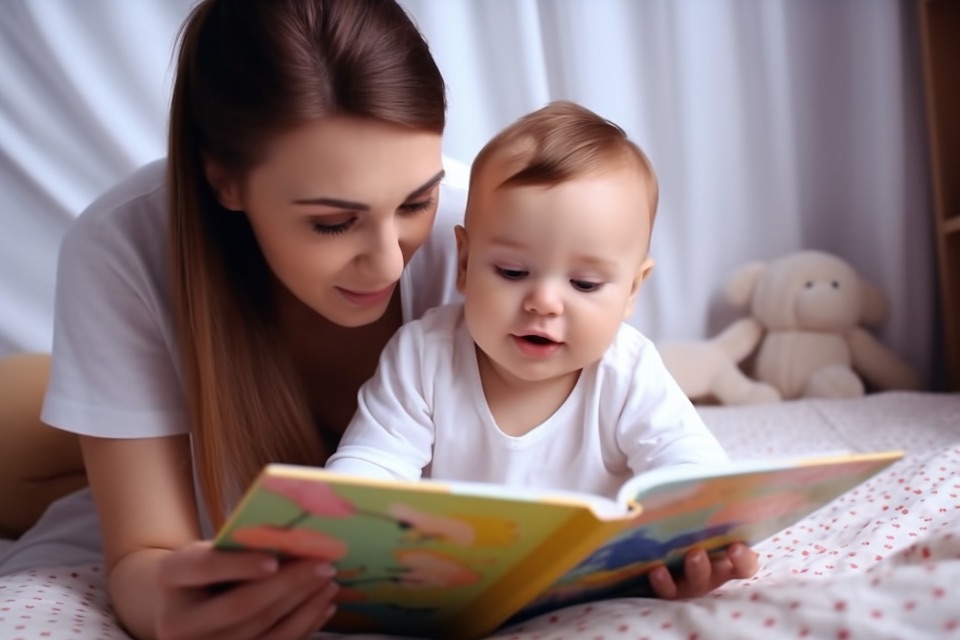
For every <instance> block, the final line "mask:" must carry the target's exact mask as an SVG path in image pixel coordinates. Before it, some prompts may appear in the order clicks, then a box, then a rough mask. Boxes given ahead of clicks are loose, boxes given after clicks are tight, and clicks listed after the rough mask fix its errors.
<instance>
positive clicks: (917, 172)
mask: <svg viewBox="0 0 960 640" xmlns="http://www.w3.org/2000/svg"><path fill="white" fill-rule="evenodd" d="M401 2H402V3H403V4H404V6H405V7H407V8H408V10H409V11H410V13H411V14H412V15H413V16H414V18H415V19H416V21H417V22H418V24H419V25H420V27H421V29H422V30H423V32H424V34H425V35H426V37H427V39H428V41H429V42H430V44H431V47H432V48H433V51H434V53H435V55H436V57H437V60H438V62H439V64H440V67H441V69H442V71H443V72H444V75H445V77H446V79H447V81H448V84H449V100H450V110H449V114H450V117H449V125H448V129H447V136H446V141H445V153H446V154H447V155H449V156H451V157H452V158H455V159H458V160H460V161H462V162H465V163H469V162H470V160H471V159H472V158H473V156H474V154H475V153H476V152H477V150H478V149H479V148H480V146H482V144H483V143H484V142H485V140H486V139H487V138H488V137H489V136H490V135H492V134H493V133H495V132H496V131H497V130H498V129H499V128H501V127H502V126H504V125H506V124H507V123H508V122H510V121H511V120H513V119H514V118H516V117H518V116H520V115H521V114H523V113H525V112H527V111H530V110H532V109H535V108H537V107H539V106H542V105H543V104H544V103H546V102H547V101H549V100H553V99H559V98H567V99H573V100H576V101H578V102H581V103H583V104H584V105H586V106H587V107H589V108H591V109H594V110H595V111H597V112H599V113H600V114H602V115H604V116H606V117H608V118H610V119H612V120H614V121H616V122H618V123H619V124H620V125H621V126H623V127H624V128H625V129H626V130H627V131H628V133H630V134H631V136H632V137H633V138H634V139H635V140H636V141H637V142H639V143H640V144H641V145H642V146H643V147H644V149H645V150H646V151H647V153H648V154H649V156H650V157H651V159H652V160H653V162H654V164H655V166H656V169H657V172H658V174H659V177H660V180H661V193H662V199H661V209H660V214H659V217H658V221H657V228H656V231H655V235H654V245H653V253H654V257H655V258H656V259H657V262H658V266H657V268H656V270H655V275H654V276H653V277H652V279H651V281H650V283H649V285H648V287H647V288H646V289H645V290H644V292H643V294H642V295H641V299H640V304H639V305H638V309H637V312H636V314H635V316H634V319H633V321H634V323H635V324H637V326H639V327H640V328H641V329H642V330H644V331H645V332H646V333H647V334H648V335H650V336H651V337H653V338H655V339H666V338H687V337H689V338H695V337H705V336H708V335H711V334H713V333H715V332H716V331H718V330H720V329H721V328H723V327H724V326H725V325H726V323H728V322H729V321H730V320H731V319H733V318H734V317H735V315H736V312H735V311H733V310H731V309H729V308H728V307H727V306H726V305H725V304H724V303H723V302H722V300H720V299H719V291H720V288H721V286H722V283H723V281H724V279H725V278H726V276H728V275H729V274H730V272H731V271H732V270H733V269H734V268H735V267H736V266H738V265H740V264H741V263H743V262H746V261H750V260H756V259H770V258H775V257H777V256H779V255H782V254H784V253H786V252H789V251H792V250H795V249H800V248H817V249H822V250H827V251H830V252H833V253H836V254H838V255H840V256H841V257H843V258H845V259H847V260H848V261H850V262H851V263H852V264H853V265H854V266H855V268H857V269H858V270H859V271H860V272H861V273H862V274H863V275H864V276H865V277H867V278H869V279H871V280H873V281H874V282H876V283H877V284H879V285H880V286H881V287H882V289H883V290H884V291H885V293H886V294H887V296H888V298H889V299H890V303H891V304H890V308H891V317H890V319H889V321H888V322H887V325H886V326H885V327H884V329H883V331H882V332H881V337H882V339H883V340H884V341H885V342H886V343H887V344H888V345H890V346H891V347H892V348H894V349H895V350H896V351H897V352H899V353H900V354H901V355H903V356H904V357H906V358H907V359H908V360H909V361H910V362H911V363H912V364H914V366H915V367H916V368H917V369H918V370H920V371H921V372H922V373H923V374H925V375H926V377H928V379H929V377H930V375H931V371H932V366H933V365H932V363H933V361H934V359H935V353H936V350H937V343H936V340H935V334H934V329H935V326H936V322H935V317H936V316H935V313H936V306H935V280H934V278H935V271H934V262H933V254H932V246H933V245H932V240H931V218H932V214H931V213H930V210H929V209H930V205H929V202H928V200H929V195H928V185H927V182H928V175H927V174H928V172H927V166H926V156H925V153H926V151H925V143H924V135H925V134H924V129H923V126H924V122H923V117H922V92H921V84H920V79H919V73H920V67H919V59H918V54H917V42H916V40H917V37H916V20H915V16H914V11H915V7H914V3H913V2H912V1H911V0H443V1H442V2H440V1H437V0H401ZM190 4H191V2H189V0H137V1H136V2H125V1H121V0H84V1H83V2H71V1H69V0H5V2H4V10H3V12H0V83H2V89H0V91H2V93H0V194H2V197H3V199H4V206H3V207H2V208H0V216H2V222H3V225H2V228H3V232H2V234H0V353H2V352H5V351H12V350H17V349H43V348H48V344H49V335H50V313H51V309H50V307H51V302H52V291H53V288H52V287H53V273H54V265H55V257H56V249H57V244H58V241H59V238H60V236H61V234H62V232H63V229H64V227H65V226H66V225H67V224H68V223H69V221H70V219H71V217H72V216H74V215H76V213H77V212H79V211H80V210H81V209H82V208H83V206H84V205H85V204H86V203H88V202H89V201H90V200H91V199H92V198H93V197H94V196H95V195H96V194H97V193H98V192H99V191H100V190H102V189H103V188H105V187H106V186H108V185H109V184H110V183H112V182H113V181H115V180H116V179H117V178H119V177H120V176H122V175H123V174H124V173H126V172H128V171H129V170H131V169H132V168H134V167H135V166H137V165H139V164H141V163H142V162H145V161H147V160H149V159H152V158H154V157H157V156H159V155H161V154H162V153H163V146H164V144H163V143H164V140H163V138H164V127H165V122H166V114H165V110H166V102H167V98H168V95H169V85H170V80H171V74H172V63H171V55H172V51H171V47H172V44H173V40H174V36H175V33H176V29H177V28H178V26H179V23H180V21H181V20H182V19H183V17H184V16H185V15H186V12H187V11H188V9H189V6H190Z"/></svg>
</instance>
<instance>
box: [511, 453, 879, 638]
mask: <svg viewBox="0 0 960 640" xmlns="http://www.w3.org/2000/svg"><path fill="white" fill-rule="evenodd" d="M876 471H877V466H876V461H875V460H869V459H865V460H862V461H860V462H849V463H847V464H845V465H837V466H832V467H823V466H821V465H811V466H797V467H787V468H782V469H773V470H769V471H766V472H762V473H759V474H755V473H752V474H749V476H748V474H746V473H733V474H730V475H726V476H715V477H712V478H703V479H701V480H700V481H695V482H689V481H682V480H678V481H674V482H670V483H665V484H661V485H658V486H656V487H653V488H650V489H647V490H642V491H641V492H640V493H639V494H638V495H637V496H636V497H635V498H634V500H635V501H636V502H637V503H639V504H642V505H643V508H642V513H641V514H640V516H638V517H636V518H635V519H633V521H632V522H631V523H630V524H629V525H627V528H626V529H625V530H624V531H622V532H621V533H619V534H618V535H616V536H614V537H613V538H612V539H610V540H608V541H607V542H606V543H604V544H602V545H601V546H600V547H599V548H597V549H596V550H595V551H594V552H593V553H591V554H590V555H589V556H588V557H586V558H585V559H584V560H583V561H582V562H580V563H579V564H577V565H576V566H575V567H574V568H573V569H572V570H570V571H568V572H567V573H566V574H565V575H564V576H563V577H561V578H560V579H559V580H557V581H556V582H555V583H554V584H553V585H552V586H551V587H550V588H548V589H547V590H546V591H544V593H543V594H542V595H541V596H539V597H538V598H537V599H536V600H535V601H534V602H533V603H531V604H530V605H528V606H527V607H525V608H524V609H523V610H522V611H521V612H519V613H518V614H517V615H516V616H515V617H514V620H515V621H519V620H521V619H527V618H530V617H532V616H535V615H539V614H540V613H544V612H547V611H552V610H554V609H557V608H559V607H564V606H570V605H573V604H578V603H583V602H589V601H592V600H598V599H602V598H607V597H612V596H614V595H617V596H625V595H630V596H634V597H636V596H652V595H653V593H652V591H651V590H650V588H649V583H648V580H647V577H646V576H647V574H648V573H649V571H651V570H652V569H654V568H655V567H657V566H660V565H666V566H667V567H668V568H669V569H671V570H672V571H674V572H675V573H676V572H677V570H678V569H679V568H680V566H681V565H682V562H683V557H684V555H685V554H686V553H687V552H688V551H689V550H691V549H693V548H696V547H698V546H700V547H703V548H705V549H707V550H709V551H711V553H712V554H717V553H722V552H723V551H724V550H725V549H726V548H727V547H729V546H730V545H731V544H733V543H734V542H738V541H743V542H747V543H748V544H755V543H757V542H760V541H761V540H762V539H764V538H766V537H768V536H769V535H772V534H774V533H776V532H777V531H781V530H782V529H784V528H786V527H788V526H790V525H791V524H794V523H795V522H797V521H798V520H800V519H801V518H803V517H804V516H806V515H808V514H810V513H812V512H813V511H815V510H816V509H817V508H819V507H821V506H823V505H824V504H826V503H827V502H829V501H830V500H832V499H833V498H834V497H836V496H838V495H840V494H841V493H843V492H844V491H845V490H846V489H847V488H849V487H851V486H854V485H856V484H859V483H861V482H863V481H865V480H866V479H867V478H869V477H870V476H871V475H873V474H874V473H876Z"/></svg>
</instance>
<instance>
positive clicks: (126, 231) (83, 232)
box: [65, 159, 167, 247]
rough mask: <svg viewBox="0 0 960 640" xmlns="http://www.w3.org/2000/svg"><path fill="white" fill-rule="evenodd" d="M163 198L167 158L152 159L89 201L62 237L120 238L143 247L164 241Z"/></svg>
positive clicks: (81, 239) (72, 239) (82, 239)
mask: <svg viewBox="0 0 960 640" xmlns="http://www.w3.org/2000/svg"><path fill="white" fill-rule="evenodd" d="M166 200H167V193H166V161H165V160H163V159H161V160H155V161H153V162H151V163H149V164H146V165H143V166H142V167H140V168H138V169H136V170H135V171H133V172H132V173H130V174H129V175H127V176H126V177H124V178H123V179H121V180H120V181H119V182H117V183H116V184H114V185H113V186H112V187H111V188H109V189H107V190H106V191H105V192H103V193H102V194H101V195H100V196H99V197H97V198H96V199H95V200H94V201H93V202H91V203H90V204H89V205H88V206H87V208H86V209H84V210H83V211H82V212H81V213H80V215H79V216H77V219H76V220H74V222H73V224H71V225H70V227H69V228H68V229H67V234H66V238H65V241H69V242H81V243H82V242H85V241H94V242H96V243H97V244H98V245H102V244H103V243H110V242H111V241H113V242H116V241H118V240H122V241H126V242H127V243H132V244H137V245H144V246H145V247H149V246H152V245H156V244H163V242H162V238H165V237H166V220H167V209H166ZM158 233H159V234H160V235H159V236H158V235H157V234H158ZM158 240H161V242H158Z"/></svg>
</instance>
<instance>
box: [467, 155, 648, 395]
mask: <svg viewBox="0 0 960 640" xmlns="http://www.w3.org/2000/svg"><path fill="white" fill-rule="evenodd" d="M496 178H497V176H496V174H493V175H492V176H491V177H490V179H489V180H490V182H493V181H494V180H496ZM485 182H486V181H485V180H480V181H479V182H478V183H477V184H476V185H474V191H473V192H472V193H471V209H470V214H469V221H468V225H469V227H468V228H467V229H466V231H463V230H458V241H459V242H458V244H459V246H460V252H461V254H460V258H461V259H460V273H459V279H458V285H459V286H460V288H461V291H463V293H464V296H465V299H466V322H467V326H468V328H469V329H470V332H471V334H472V335H473V339H474V341H475V342H476V343H477V345H478V347H479V348H480V350H481V351H482V352H483V354H485V355H486V357H487V358H489V360H490V361H491V363H492V364H493V365H494V366H495V367H496V368H497V369H498V370H499V371H500V373H501V374H507V375H508V376H511V377H513V378H516V379H519V380H525V381H539V380H547V379H552V378H555V377H559V376H564V375H568V374H570V373H573V372H576V371H579V370H580V369H582V368H584V367H585V366H588V365H590V364H592V363H593V362H595V361H597V360H599V359H600V358H601V356H602V355H603V353H604V352H605V351H606V349H607V347H609V345H610V343H611V342H612V340H613V338H614V336H615V335H616V332H617V330H618V328H619V326H620V323H621V322H622V321H623V320H624V319H625V318H626V317H628V316H629V315H630V313H631V311H632V308H633V303H634V300H635V298H636V295H637V293H638V291H639V288H640V285H641V284H642V282H643V280H644V278H645V277H646V275H647V274H648V273H649V271H650V267H651V266H652V262H651V261H649V260H648V259H647V249H648V242H649V237H650V215H649V197H648V192H647V183H646V181H645V180H643V179H642V177H640V176H639V175H638V172H637V171H636V169H634V168H633V167H629V168H627V167H624V168H622V169H621V168H617V169H612V170H609V171H607V172H604V173H600V174H597V175H592V176H585V177H581V178H577V179H575V180H572V181H569V182H566V183H563V184H560V185H557V186H553V187H540V186H523V187H503V188H499V189H492V188H490V187H489V183H487V184H485Z"/></svg>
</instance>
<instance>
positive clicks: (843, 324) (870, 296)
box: [658, 251, 920, 404]
mask: <svg viewBox="0 0 960 640" xmlns="http://www.w3.org/2000/svg"><path fill="white" fill-rule="evenodd" d="M726 294H727V298H728V299H729V300H730V302H732V303H733V304H734V305H736V306H738V307H742V308H745V309H748V310H749V312H750V315H749V316H748V317H746V318H742V319H740V320H737V321H736V322H734V323H733V324H731V325H730V326H729V327H727V329H725V330H724V331H723V332H721V333H720V334H719V335H718V336H717V337H715V338H713V339H712V340H707V341H702V342H669V343H663V344H660V345H658V348H659V350H660V352H661V355H662V356H663V358H664V362H665V364H666V366H667V369H668V370H669V371H670V372H671V373H672V374H673V375H674V377H675V378H676V379H677V381H678V382H679V384H680V387H681V388H682V389H683V390H684V392H685V393H686V394H687V395H688V396H689V397H691V398H694V399H697V398H701V397H711V396H712V397H714V398H716V399H717V400H719V401H720V402H722V403H724V404H751V403H761V402H771V401H776V400H777V399H780V398H783V399H793V398H800V397H820V398H850V397H857V396H861V395H863V394H864V393H865V385H864V381H866V382H867V383H869V384H870V385H871V386H872V387H874V388H876V389H879V390H884V389H917V388H919V386H920V384H919V379H918V377H917V375H916V373H914V371H913V370H912V369H911V368H910V366H909V365H907V364H906V363H905V362H904V361H903V360H901V359H900V358H899V357H897V355H896V354H894V353H893V352H892V351H891V350H890V349H888V348H887V347H885V346H884V345H883V344H882V343H880V342H879V341H878V340H877V339H876V338H875V337H874V336H873V335H872V334H871V333H869V332H868V331H867V330H866V329H865V328H863V327H862V326H861V325H865V326H875V325H877V324H879V323H880V322H881V321H882V320H884V319H885V317H886V311H887V304H886V300H885V298H884V296H883V294H882V292H881V291H880V290H879V289H878V288H877V287H876V286H874V285H873V284H871V283H869V282H867V281H866V280H864V279H863V278H861V277H860V276H859V275H858V274H857V273H856V271H854V269H853V268H852V267H851V266H850V265H849V264H847V263H846V262H845V261H843V260H841V259H840V258H838V257H836V256H834V255H831V254H828V253H824V252H821V251H798V252H795V253H791V254H788V255H786V256H783V257H781V258H779V259H777V260H773V261H771V262H768V263H761V262H755V263H751V264H747V265H745V266H743V267H741V268H740V269H738V270H737V271H736V272H735V273H734V274H733V276H732V277H731V278H730V280H729V282H728V283H727V287H726ZM751 354H753V356H754V357H753V358H752V359H751V360H752V363H751V365H750V366H749V367H745V368H746V373H747V374H749V377H748V376H747V375H743V368H744V367H741V366H740V365H741V363H743V362H744V361H745V360H747V358H748V356H749V355H751Z"/></svg>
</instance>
